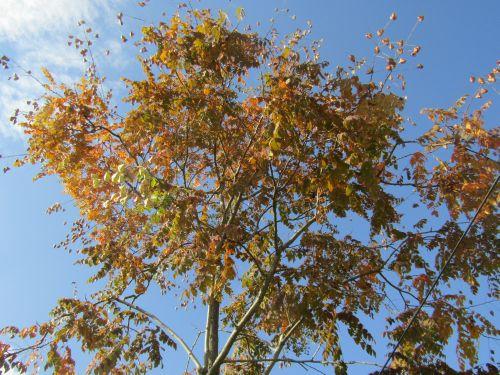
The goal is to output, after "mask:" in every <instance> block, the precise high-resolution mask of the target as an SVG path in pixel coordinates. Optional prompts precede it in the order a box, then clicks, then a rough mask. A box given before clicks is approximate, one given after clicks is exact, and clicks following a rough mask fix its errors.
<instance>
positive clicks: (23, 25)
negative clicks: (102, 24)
mask: <svg viewBox="0 0 500 375" xmlns="http://www.w3.org/2000/svg"><path fill="white" fill-rule="evenodd" d="M109 4H110V1H106V0H2V1H0V14H1V15H2V17H0V40H2V39H3V40H10V41H13V40H18V39H19V38H26V37H30V36H33V35H40V34H41V33H50V34H52V35H53V34H54V32H56V31H58V30H61V29H67V28H70V27H73V26H74V24H75V23H76V22H77V21H78V20H80V19H85V20H92V19H94V18H96V17H97V16H98V15H99V14H102V12H103V10H104V11H105V12H107V11H109Z"/></svg>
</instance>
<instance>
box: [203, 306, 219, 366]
mask: <svg viewBox="0 0 500 375" xmlns="http://www.w3.org/2000/svg"><path fill="white" fill-rule="evenodd" d="M219 307H220V302H219V301H217V300H216V299H215V298H213V297H211V298H210V300H209V302H208V311H207V326H206V332H205V358H204V359H205V361H204V362H205V363H204V367H205V369H206V370H207V371H208V370H209V369H210V368H211V367H212V364H213V363H214V362H215V359H216V358H217V355H218V354H219ZM212 373H213V374H215V375H219V373H220V368H217V369H214V370H213V372H212Z"/></svg>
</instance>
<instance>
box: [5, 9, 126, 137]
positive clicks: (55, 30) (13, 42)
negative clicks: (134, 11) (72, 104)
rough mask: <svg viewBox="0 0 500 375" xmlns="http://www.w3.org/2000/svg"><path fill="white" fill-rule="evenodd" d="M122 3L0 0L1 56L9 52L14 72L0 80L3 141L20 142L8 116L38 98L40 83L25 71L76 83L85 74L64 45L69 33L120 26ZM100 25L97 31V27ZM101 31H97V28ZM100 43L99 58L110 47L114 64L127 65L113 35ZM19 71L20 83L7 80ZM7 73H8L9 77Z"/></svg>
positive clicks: (78, 59)
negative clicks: (81, 23) (44, 70)
mask: <svg viewBox="0 0 500 375" xmlns="http://www.w3.org/2000/svg"><path fill="white" fill-rule="evenodd" d="M120 1H121V0H0V14H1V17H0V56H1V55H3V54H7V55H8V56H9V57H10V58H11V59H12V63H11V64H10V65H11V69H9V70H7V71H4V72H3V73H4V74H2V75H1V76H0V78H1V80H0V139H1V138H2V137H3V138H14V139H16V138H17V139H19V138H20V137H21V138H22V131H21V130H20V129H19V128H18V127H16V126H12V125H11V124H9V117H10V116H12V113H13V112H14V110H15V109H16V108H19V109H20V110H21V111H22V110H25V109H26V108H27V107H26V100H29V99H33V98H35V97H36V96H39V95H40V94H41V92H42V90H41V87H40V84H39V83H37V82H36V81H35V80H33V79H32V78H30V77H27V76H23V73H22V71H21V69H20V68H19V67H16V66H15V64H14V61H15V63H18V64H19V65H20V66H22V68H24V69H26V70H31V71H32V72H33V74H34V75H38V76H40V74H39V72H40V68H41V67H47V68H48V69H49V70H50V71H51V73H52V74H53V75H54V76H55V77H56V79H57V80H59V81H63V82H74V81H75V80H76V79H78V77H80V76H81V75H82V73H83V70H84V64H83V62H82V58H81V56H80V55H79V54H78V51H76V50H75V48H73V47H68V46H67V45H66V42H67V40H68V39H67V36H68V35H69V34H74V35H78V34H80V33H82V30H81V29H79V28H78V27H77V22H78V21H79V20H82V19H83V20H85V21H86V22H87V24H88V25H89V26H91V27H92V28H93V29H98V28H102V29H103V30H102V31H108V30H109V29H110V27H109V26H110V25H111V24H112V23H116V20H115V17H114V15H113V13H115V12H116V9H115V8H114V6H115V5H117V4H119V3H120ZM94 25H99V27H94ZM96 31H97V30H96ZM102 34H105V33H101V40H100V41H99V42H98V44H97V45H96V50H95V54H96V56H95V57H96V59H97V60H98V66H99V62H100V61H99V60H101V56H98V55H102V53H101V52H100V50H101V49H103V48H105V49H110V50H111V51H112V53H113V55H114V59H111V60H110V61H108V63H109V62H111V63H112V64H111V65H112V66H113V67H114V68H119V67H123V66H119V65H121V63H119V62H120V61H124V60H125V59H122V58H119V55H120V54H121V53H122V51H121V46H120V45H119V43H116V42H115V41H114V40H113V39H112V38H111V37H110V36H109V35H107V36H106V37H104V38H102V37H103V35H102ZM14 72H16V73H17V74H18V75H19V76H20V79H19V80H17V81H13V80H7V77H8V75H9V74H13V73H14ZM6 73H7V74H6Z"/></svg>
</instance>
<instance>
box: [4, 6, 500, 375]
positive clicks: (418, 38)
mask: <svg viewBox="0 0 500 375" xmlns="http://www.w3.org/2000/svg"><path fill="white" fill-rule="evenodd" d="M133 3H135V1H134V2H131V1H119V0H86V1H85V0H81V1H75V0H0V14H2V17H0V56H2V55H7V56H9V57H11V58H13V59H12V60H13V63H15V64H18V66H17V67H15V68H14V69H13V70H7V71H3V72H2V73H1V75H0V154H1V155H4V156H7V157H6V158H2V159H0V170H1V169H2V168H4V167H6V166H9V165H10V163H11V162H12V161H13V160H15V157H13V156H12V155H17V154H21V153H23V152H24V150H25V147H26V144H25V138H24V136H23V135H22V133H21V131H20V130H19V129H18V128H16V127H14V126H12V125H11V124H9V121H8V119H9V117H10V116H11V114H12V112H13V111H14V109H15V108H17V107H21V108H22V107H23V106H24V102H25V101H26V100H27V99H29V98H32V97H36V96H37V95H40V93H41V89H40V87H39V84H38V83H37V82H35V81H33V80H32V79H30V78H29V77H27V76H26V75H25V74H23V72H22V70H21V69H20V67H22V68H24V69H26V70H28V69H29V70H32V71H33V72H34V73H35V74H38V75H39V72H40V67H42V66H46V67H47V68H49V70H51V71H52V72H53V73H54V75H55V76H56V78H58V79H61V80H63V81H65V82H71V81H72V80H74V79H75V78H77V77H78V76H79V75H81V73H82V69H83V66H82V64H81V62H80V59H79V56H78V55H77V53H76V52H75V50H74V49H71V48H69V47H67V46H66V41H67V35H69V34H71V35H77V34H78V33H79V32H81V29H79V28H78V27H77V22H78V20H80V19H84V20H86V22H87V25H89V26H91V27H92V28H93V29H94V31H95V32H98V33H99V34H100V39H99V43H96V44H95V46H94V47H93V48H94V51H95V56H96V60H97V65H98V69H99V70H100V72H101V73H102V74H103V75H105V76H107V77H108V81H107V85H108V87H112V88H114V91H115V94H117V96H119V94H120V92H123V91H121V90H123V88H122V86H121V85H120V82H119V78H120V77H121V76H127V77H138V76H139V71H138V70H137V64H135V60H134V55H135V53H136V52H135V48H134V47H133V46H132V45H131V44H130V43H128V44H125V45H124V44H122V43H120V35H121V34H122V33H123V34H128V31H129V30H135V31H137V30H138V29H139V28H140V27H141V26H143V25H145V24H149V23H151V22H155V21H157V20H158V19H159V15H160V14H161V13H162V12H163V11H165V12H166V13H167V15H171V14H173V13H174V12H175V9H176V8H175V5H176V2H174V1H170V0H151V2H150V5H149V6H147V7H145V8H138V7H136V6H133ZM192 3H193V6H195V7H199V8H201V7H206V8H211V9H219V8H220V9H223V10H224V11H225V12H226V13H228V14H229V15H230V17H231V18H233V19H234V18H235V17H234V14H235V10H236V8H238V7H239V6H242V7H243V8H245V12H246V18H245V22H246V23H248V24H250V25H255V23H256V22H257V21H261V22H262V24H263V25H262V26H261V27H262V28H263V29H265V28H266V27H268V24H269V22H268V20H269V18H271V17H275V18H276V27H277V29H278V30H279V31H280V32H282V33H286V32H289V31H292V30H294V29H295V28H296V27H305V26H306V22H307V21H308V20H310V21H311V22H312V24H313V33H312V37H313V38H314V39H323V40H324V41H323V47H322V49H321V56H322V58H323V59H325V60H328V61H330V62H331V63H332V65H333V66H335V65H337V64H338V65H347V63H348V61H347V56H348V55H349V54H354V55H356V56H359V57H362V56H368V57H371V56H372V44H371V43H370V41H368V40H366V39H365V38H364V34H365V33H366V32H375V31H376V30H377V29H379V28H380V27H382V26H384V25H385V24H386V22H387V20H388V17H389V15H390V14H391V12H396V13H397V15H398V20H397V22H395V23H394V24H392V25H391V27H390V29H389V31H388V32H389V33H390V35H391V37H394V38H400V39H401V38H402V39H404V38H406V37H407V35H408V34H409V32H410V30H411V29H412V27H413V25H414V23H415V21H416V18H417V16H419V15H424V16H425V21H424V22H423V23H422V24H421V25H420V26H419V27H418V28H417V29H416V30H415V32H414V33H413V35H412V40H413V42H414V43H415V44H418V45H421V46H422V52H421V55H420V57H419V62H420V63H422V64H423V65H424V69H423V70H418V71H417V69H410V70H408V71H407V72H405V75H406V78H407V81H408V85H407V90H406V91H407V92H406V95H407V97H408V104H407V107H406V109H405V115H406V116H408V117H411V118H412V119H413V120H414V121H416V123H417V129H420V130H419V131H422V129H425V128H426V127H427V126H428V123H427V122H426V121H425V120H424V119H423V117H422V116H421V115H419V112H420V110H421V109H422V108H426V107H439V106H441V107H448V106H450V105H451V104H452V103H453V102H454V101H455V100H456V99H457V98H458V97H460V96H462V95H464V94H466V93H471V92H472V90H473V86H472V85H471V84H470V83H469V76H470V75H481V74H484V73H486V72H488V71H490V70H491V68H492V67H493V66H494V64H495V62H496V60H497V59H498V58H499V57H500V53H499V52H500V44H499V43H498V40H497V36H498V34H499V25H500V2H498V1H495V0H483V1H481V2H474V1H467V0H440V1H432V0H425V1H424V0H420V1H401V0H400V1H382V0H364V1H360V0H348V1H347V0H345V1H337V0H322V1H319V0H318V1H312V0H311V1H298V0H296V1H292V0H289V1H286V0H278V1H271V0H266V1H263V0H254V1H237V0H233V1H229V0H220V1H202V2H201V3H198V2H197V1H193V2H192ZM275 8H280V9H282V8H289V9H290V12H289V13H288V14H286V13H280V14H281V15H276V13H275V11H274V9H275ZM119 11H122V12H123V13H124V14H125V16H124V18H123V19H124V22H125V25H124V26H123V27H120V26H119V25H118V23H117V20H116V14H117V13H118V12H119ZM292 15H296V19H295V20H293V19H292V18H295V17H291V16H292ZM106 50H109V51H110V55H109V56H107V55H106ZM14 71H15V72H17V74H18V75H19V80H16V81H14V80H13V79H9V74H12V73H13V72H14ZM499 114H500V111H499V108H498V105H497V104H494V106H493V108H492V109H491V110H490V111H489V115H488V120H490V121H491V126H497V125H498V119H499ZM11 156H12V157H11ZM36 173H37V167H36V166H34V167H31V166H29V167H24V168H21V169H14V170H11V171H9V172H8V173H6V174H2V173H1V172H0V284H1V285H2V287H1V288H0V301H1V302H0V327H1V326H5V325H18V326H23V325H28V324H32V323H33V322H35V321H39V322H41V321H44V320H45V319H46V317H47V314H48V312H49V311H50V309H51V308H52V307H53V306H54V305H55V303H56V301H57V299H58V298H60V297H62V296H72V295H73V294H77V295H78V296H79V297H82V296H84V295H85V294H86V293H89V292H90V291H91V290H93V289H92V288H90V287H89V286H88V285H86V283H85V280H86V278H88V277H89V276H90V275H91V272H90V271H91V270H89V269H86V268H83V267H80V266H75V265H73V263H74V261H75V260H76V259H77V257H76V255H74V254H68V253H66V252H64V251H63V250H59V249H53V245H54V244H55V243H57V242H59V241H61V240H63V239H64V237H65V235H66V234H67V233H68V231H69V228H68V226H69V225H70V224H71V222H72V221H73V220H74V219H76V218H77V211H76V210H75V208H74V207H73V206H72V203H71V200H70V198H69V197H68V196H66V195H64V193H63V191H62V187H61V185H60V184H59V183H58V181H57V179H56V178H53V177H49V178H44V179H42V180H39V181H37V182H34V183H33V182H32V177H33V176H34V175H35V174H36ZM55 202H61V203H62V204H63V206H64V208H65V209H66V212H63V213H57V214H54V215H50V216H48V215H47V214H46V213H45V211H46V209H47V208H48V207H49V206H50V205H52V204H54V203H55ZM65 222H67V223H68V224H67V225H64V223H65ZM353 230H356V228H353ZM144 304H145V306H147V307H148V308H150V309H151V310H152V311H154V312H155V313H157V314H158V315H160V316H162V317H163V318H164V320H165V321H167V322H169V323H170V324H171V325H172V326H173V327H175V328H176V329H178V330H179V332H180V333H181V335H184V336H185V337H186V339H187V341H188V342H192V341H193V340H194V336H195V332H196V330H198V329H201V327H202V326H203V324H204V311H201V310H202V309H201V308H200V306H198V309H196V310H194V311H190V312H185V311H183V309H182V308H181V307H179V306H178V303H177V301H176V299H175V297H174V296H168V297H163V298H162V299H159V298H157V296H154V295H153V296H150V297H148V298H145V299H144ZM491 308H492V307H491V306H489V307H486V308H485V310H478V311H483V312H484V311H488V310H489V309H491ZM377 324H378V323H373V324H372V326H371V327H370V326H369V327H368V328H371V329H373V330H374V332H381V329H382V328H383V327H380V326H377ZM375 337H376V338H377V336H375ZM497 346H498V344H497V341H493V340H483V341H482V345H481V360H480V363H481V362H483V363H484V362H485V361H487V360H488V355H487V354H488V352H489V350H490V349H493V350H495V349H498V348H497ZM376 348H377V349H379V350H378V354H379V355H378V357H377V358H371V357H369V356H367V355H364V354H361V351H360V349H358V348H356V347H355V346H354V345H353V343H352V341H351V340H349V339H348V340H346V350H345V353H346V359H347V360H350V359H353V360H366V361H370V362H377V363H381V362H383V355H384V354H385V353H386V350H385V343H384V341H383V340H382V341H380V343H379V344H378V345H377V346H376ZM313 350H314V348H313ZM453 352H454V349H453V348H451V349H450V351H449V356H450V357H449V358H450V362H451V364H452V365H455V364H456V362H455V359H454V354H453ZM77 359H80V360H81V364H79V365H80V366H81V367H79V369H82V368H83V367H84V365H85V362H86V361H87V358H86V357H85V356H81V355H79V356H78V358H77ZM185 365H186V357H185V355H184V353H183V352H181V351H180V350H179V351H178V352H177V353H174V352H171V351H170V352H167V353H166V361H165V369H164V370H163V371H155V372H154V373H158V374H160V373H163V374H168V375H170V374H179V373H181V371H182V370H183V369H184V367H185ZM373 369H374V368H373V367H368V366H361V367H356V368H353V369H352V371H351V373H352V374H367V373H369V372H370V371H372V370H373ZM310 372H311V371H310ZM276 373H283V374H284V373H286V374H303V373H305V371H304V370H303V369H302V368H301V367H299V366H294V367H291V368H289V369H284V370H281V371H280V370H277V371H276Z"/></svg>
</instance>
